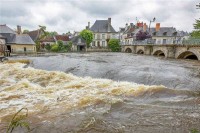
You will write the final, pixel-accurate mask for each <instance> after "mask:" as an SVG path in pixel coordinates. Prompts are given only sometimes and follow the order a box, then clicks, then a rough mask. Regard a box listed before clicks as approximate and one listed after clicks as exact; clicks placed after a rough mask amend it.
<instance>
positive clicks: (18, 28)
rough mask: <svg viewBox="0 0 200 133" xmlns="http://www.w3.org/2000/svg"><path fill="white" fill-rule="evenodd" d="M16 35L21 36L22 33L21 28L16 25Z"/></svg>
mask: <svg viewBox="0 0 200 133" xmlns="http://www.w3.org/2000/svg"><path fill="white" fill-rule="evenodd" d="M17 33H18V34H21V33H22V29H21V26H19V25H17Z"/></svg>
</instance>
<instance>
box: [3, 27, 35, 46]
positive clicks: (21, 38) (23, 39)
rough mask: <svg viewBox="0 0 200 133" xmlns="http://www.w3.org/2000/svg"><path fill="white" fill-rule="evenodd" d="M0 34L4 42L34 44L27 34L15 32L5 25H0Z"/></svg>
mask: <svg viewBox="0 0 200 133" xmlns="http://www.w3.org/2000/svg"><path fill="white" fill-rule="evenodd" d="M0 35H1V36H3V37H5V39H6V44H30V45H35V43H34V42H33V40H32V39H31V37H30V36H29V35H28V34H17V33H16V32H15V31H14V30H12V29H11V28H9V27H8V26H7V25H0Z"/></svg>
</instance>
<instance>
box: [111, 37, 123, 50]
mask: <svg viewBox="0 0 200 133" xmlns="http://www.w3.org/2000/svg"><path fill="white" fill-rule="evenodd" d="M108 47H109V48H110V49H111V50H112V52H119V51H120V49H121V48H120V44H119V40H118V39H110V40H109V42H108Z"/></svg>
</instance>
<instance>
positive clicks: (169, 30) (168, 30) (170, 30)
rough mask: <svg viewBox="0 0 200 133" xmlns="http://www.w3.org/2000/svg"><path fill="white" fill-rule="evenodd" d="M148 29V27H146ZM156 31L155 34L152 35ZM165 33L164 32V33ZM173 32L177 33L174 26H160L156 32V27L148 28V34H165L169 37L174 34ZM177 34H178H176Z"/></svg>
mask: <svg viewBox="0 0 200 133" xmlns="http://www.w3.org/2000/svg"><path fill="white" fill-rule="evenodd" d="M147 31H148V29H147ZM155 33H156V35H154V34H155ZM164 33H166V34H164ZM174 33H177V30H176V28H174V27H160V30H159V31H157V32H156V28H150V34H151V35H152V36H167V37H170V36H175V34H174ZM177 36H178V34H177Z"/></svg>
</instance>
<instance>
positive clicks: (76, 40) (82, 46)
mask: <svg viewBox="0 0 200 133" xmlns="http://www.w3.org/2000/svg"><path fill="white" fill-rule="evenodd" d="M71 41H72V44H73V45H72V51H74V52H81V51H86V47H87V45H86V41H85V40H84V39H83V38H82V37H81V36H80V35H78V36H75V37H73V38H72V39H71Z"/></svg>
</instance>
